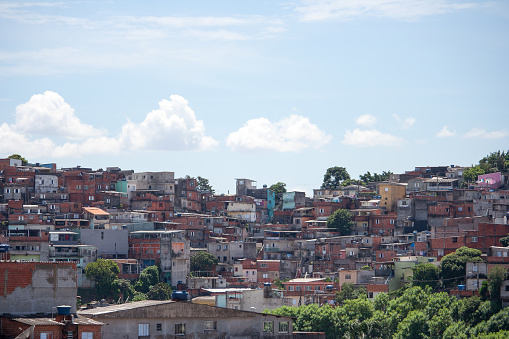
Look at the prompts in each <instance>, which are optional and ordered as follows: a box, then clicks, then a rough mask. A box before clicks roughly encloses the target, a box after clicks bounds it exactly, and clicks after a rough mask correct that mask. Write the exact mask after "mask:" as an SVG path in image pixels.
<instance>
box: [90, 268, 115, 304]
mask: <svg viewBox="0 0 509 339" xmlns="http://www.w3.org/2000/svg"><path fill="white" fill-rule="evenodd" d="M119 272H120V269H119V268H118V265H117V264H116V263H115V262H113V261H111V260H106V259H97V260H96V261H95V262H92V263H89V264H88V265H87V266H86V267H85V276H86V277H87V278H88V279H90V280H93V281H94V282H95V291H96V293H97V297H98V298H101V299H102V298H112V297H113V296H114V295H113V294H114V292H115V280H117V275H118V273H119Z"/></svg>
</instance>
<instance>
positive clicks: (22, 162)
mask: <svg viewBox="0 0 509 339" xmlns="http://www.w3.org/2000/svg"><path fill="white" fill-rule="evenodd" d="M7 159H17V160H21V165H23V166H25V165H26V164H28V161H27V159H25V158H23V157H22V156H21V155H19V154H12V155H9V156H8V157H7Z"/></svg>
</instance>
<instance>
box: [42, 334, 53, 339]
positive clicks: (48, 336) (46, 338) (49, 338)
mask: <svg viewBox="0 0 509 339" xmlns="http://www.w3.org/2000/svg"><path fill="white" fill-rule="evenodd" d="M41 339H51V333H41Z"/></svg>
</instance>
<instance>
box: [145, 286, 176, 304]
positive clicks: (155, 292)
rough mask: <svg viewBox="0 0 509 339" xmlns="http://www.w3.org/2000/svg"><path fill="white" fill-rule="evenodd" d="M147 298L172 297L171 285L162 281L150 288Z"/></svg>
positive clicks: (165, 298) (161, 298)
mask: <svg viewBox="0 0 509 339" xmlns="http://www.w3.org/2000/svg"><path fill="white" fill-rule="evenodd" d="M147 299H150V300H168V299H171V287H170V285H168V284H167V283H164V282H160V283H157V284H155V285H154V286H152V287H151V288H150V291H148V293H147Z"/></svg>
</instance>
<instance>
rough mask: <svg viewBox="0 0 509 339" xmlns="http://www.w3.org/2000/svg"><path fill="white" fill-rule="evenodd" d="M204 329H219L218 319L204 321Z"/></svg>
mask: <svg viewBox="0 0 509 339" xmlns="http://www.w3.org/2000/svg"><path fill="white" fill-rule="evenodd" d="M203 329H204V330H205V331H215V330H217V321H214V320H205V321H204V322H203Z"/></svg>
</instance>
